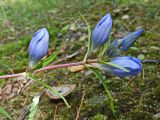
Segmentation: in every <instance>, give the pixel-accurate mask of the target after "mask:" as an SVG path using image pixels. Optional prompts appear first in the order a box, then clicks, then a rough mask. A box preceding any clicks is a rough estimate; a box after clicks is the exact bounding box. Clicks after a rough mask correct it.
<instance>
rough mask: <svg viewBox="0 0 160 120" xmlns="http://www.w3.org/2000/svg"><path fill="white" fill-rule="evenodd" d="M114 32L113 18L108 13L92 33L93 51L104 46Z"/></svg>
mask: <svg viewBox="0 0 160 120" xmlns="http://www.w3.org/2000/svg"><path fill="white" fill-rule="evenodd" d="M111 30H112V18H111V15H110V14H109V13H108V14H106V15H105V16H104V17H103V18H102V19H101V20H100V21H99V22H98V24H97V25H96V27H95V28H94V30H93V33H92V49H95V48H97V47H98V46H103V45H104V44H105V43H106V42H107V40H108V37H109V35H110V33H111Z"/></svg>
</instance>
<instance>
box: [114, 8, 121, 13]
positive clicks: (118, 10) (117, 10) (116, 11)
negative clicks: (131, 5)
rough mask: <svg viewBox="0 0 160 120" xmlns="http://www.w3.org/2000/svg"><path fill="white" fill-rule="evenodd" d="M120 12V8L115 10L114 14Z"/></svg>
mask: <svg viewBox="0 0 160 120" xmlns="http://www.w3.org/2000/svg"><path fill="white" fill-rule="evenodd" d="M120 11H121V9H119V8H117V9H114V10H113V12H114V13H119V12H120Z"/></svg>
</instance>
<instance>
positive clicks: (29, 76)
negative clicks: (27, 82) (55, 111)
mask: <svg viewBox="0 0 160 120" xmlns="http://www.w3.org/2000/svg"><path fill="white" fill-rule="evenodd" d="M24 76H25V77H27V78H29V79H31V80H33V81H35V82H36V83H38V84H40V85H42V86H44V87H45V88H47V89H48V90H50V91H51V92H53V93H55V94H56V95H57V96H59V97H61V98H62V100H63V101H64V102H65V104H66V105H67V107H69V108H70V106H69V104H68V102H67V100H66V99H65V98H64V97H63V96H62V95H61V94H60V93H59V92H57V91H56V90H55V89H53V88H52V87H50V86H49V85H47V84H46V83H44V82H42V81H40V80H37V79H35V78H33V77H31V75H29V74H24Z"/></svg>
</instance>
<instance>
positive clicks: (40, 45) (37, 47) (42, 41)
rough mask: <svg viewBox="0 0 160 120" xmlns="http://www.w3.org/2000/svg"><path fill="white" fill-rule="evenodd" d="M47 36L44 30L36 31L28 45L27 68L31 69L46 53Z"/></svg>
mask: <svg viewBox="0 0 160 120" xmlns="http://www.w3.org/2000/svg"><path fill="white" fill-rule="evenodd" d="M48 42H49V34H48V31H47V29H46V28H42V29H40V30H38V31H37V32H36V33H35V34H34V35H33V37H32V40H31V42H30V44H29V67H30V68H32V67H33V66H34V65H35V64H36V63H37V62H39V61H40V60H41V59H42V58H43V57H44V56H45V54H46V53H47V51H48Z"/></svg>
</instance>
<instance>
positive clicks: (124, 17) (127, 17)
mask: <svg viewBox="0 0 160 120" xmlns="http://www.w3.org/2000/svg"><path fill="white" fill-rule="evenodd" d="M121 19H122V20H126V19H129V15H124V16H123V17H122V18H121Z"/></svg>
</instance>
